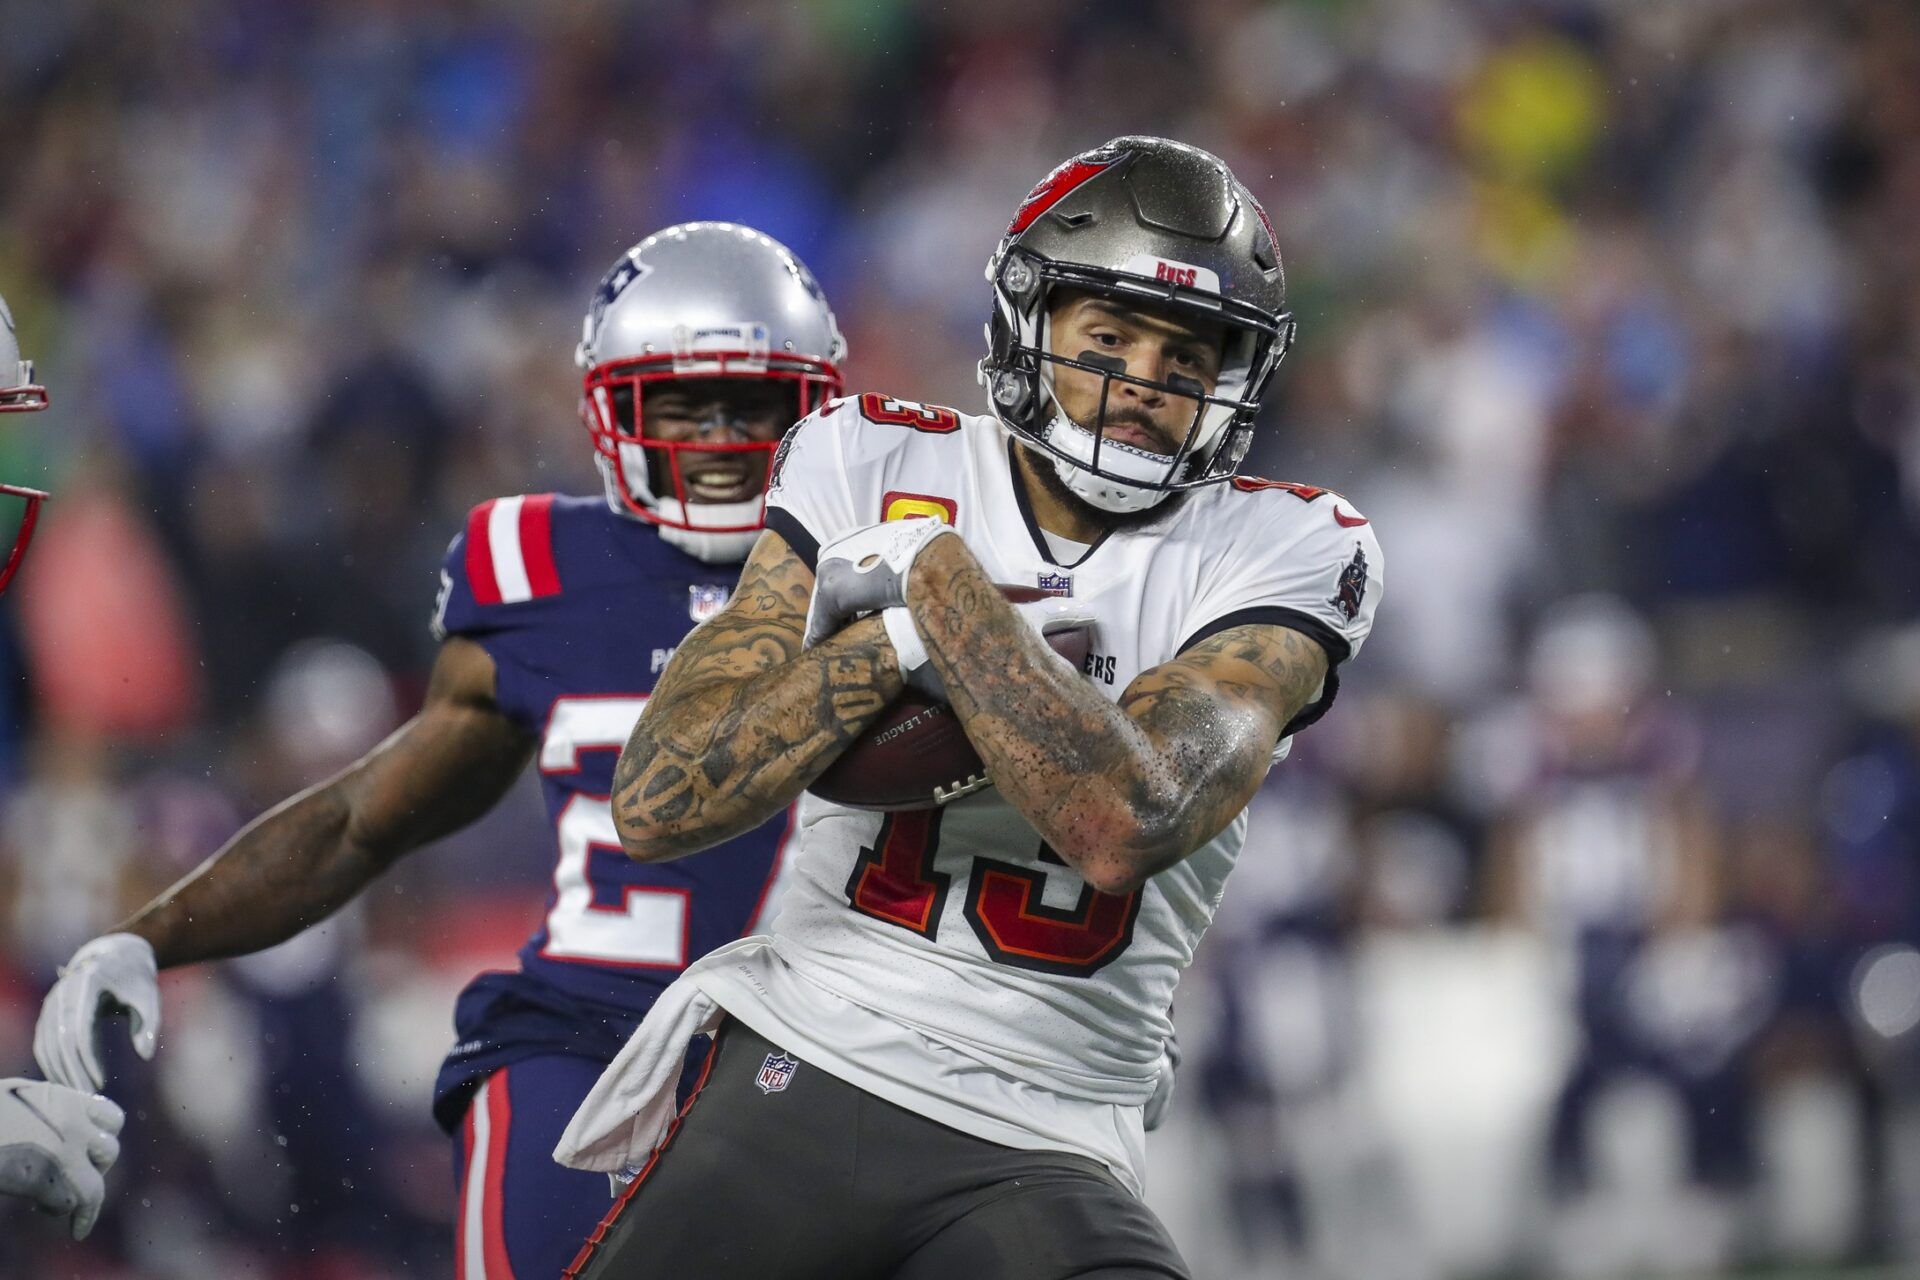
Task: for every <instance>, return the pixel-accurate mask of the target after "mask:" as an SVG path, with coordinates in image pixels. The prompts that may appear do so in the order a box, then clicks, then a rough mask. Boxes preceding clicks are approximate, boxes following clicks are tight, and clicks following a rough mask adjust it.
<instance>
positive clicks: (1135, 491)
mask: <svg viewBox="0 0 1920 1280" xmlns="http://www.w3.org/2000/svg"><path fill="white" fill-rule="evenodd" d="M1046 441H1047V443H1048V444H1050V445H1052V446H1053V447H1054V448H1055V449H1058V450H1059V453H1056V454H1053V455H1051V456H1050V457H1049V459H1048V460H1049V461H1050V462H1052V464H1053V470H1054V474H1055V475H1058V476H1059V477H1060V482H1061V483H1062V484H1064V485H1066V486H1067V491H1068V492H1070V493H1072V494H1073V495H1074V496H1075V497H1077V498H1079V499H1080V500H1081V501H1083V502H1087V503H1090V504H1091V505H1093V506H1096V507H1098V508H1100V510H1102V511H1111V512H1113V513H1115V514H1116V515H1126V514H1129V513H1131V512H1135V511H1145V510H1147V509H1149V508H1151V507H1156V506H1158V505H1160V503H1162V502H1164V501H1165V500H1166V498H1167V495H1168V492H1169V491H1168V490H1166V489H1153V488H1148V487H1146V486H1145V485H1141V484H1130V483H1128V479H1129V478H1130V479H1137V480H1144V481H1148V482H1152V481H1156V480H1159V479H1160V478H1161V476H1163V475H1164V474H1165V473H1166V468H1167V459H1166V458H1165V457H1163V456H1161V455H1160V454H1157V453H1149V452H1147V451H1146V450H1145V449H1136V448H1134V447H1132V446H1131V445H1126V444H1122V443H1120V442H1119V441H1117V440H1102V441H1100V442H1099V450H1100V466H1101V470H1102V471H1104V472H1106V473H1107V474H1105V475H1102V474H1101V473H1100V472H1096V471H1094V470H1093V454H1094V447H1095V441H1094V438H1093V433H1092V432H1091V431H1088V430H1087V429H1086V428H1085V427H1083V426H1081V425H1080V424H1079V423H1077V422H1075V421H1073V419H1071V418H1069V417H1067V415H1066V414H1065V413H1064V412H1062V411H1060V410H1059V409H1058V408H1057V407H1056V410H1055V412H1054V415H1053V420H1052V421H1051V422H1050V423H1048V424H1047V433H1046ZM1063 455H1064V456H1063ZM1123 477H1124V478H1123Z"/></svg>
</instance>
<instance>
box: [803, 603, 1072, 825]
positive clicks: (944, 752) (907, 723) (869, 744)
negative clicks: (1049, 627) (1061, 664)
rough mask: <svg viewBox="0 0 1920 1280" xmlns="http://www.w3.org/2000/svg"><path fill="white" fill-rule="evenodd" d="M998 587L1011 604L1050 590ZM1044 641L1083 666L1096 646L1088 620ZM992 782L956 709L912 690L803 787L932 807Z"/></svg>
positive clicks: (880, 803)
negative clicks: (1094, 645) (810, 783)
mask: <svg viewBox="0 0 1920 1280" xmlns="http://www.w3.org/2000/svg"><path fill="white" fill-rule="evenodd" d="M1000 593H1001V594H1002V595H1004V596H1005V597H1006V598H1007V599H1008V600H1011V601H1013V602H1014V603H1016V604H1021V603H1025V602H1027V601H1030V600H1038V599H1040V598H1042V597H1043V596H1045V595H1046V594H1047V593H1046V592H1044V591H1041V590H1039V589H1038V588H1036V587H1016V586H1007V585H1005V584H1002V585H1001V587H1000ZM1047 643H1048V644H1049V645H1050V646H1052V648H1053V651H1054V652H1055V653H1057V654H1059V655H1060V656H1061V657H1062V658H1065V659H1066V660H1067V661H1068V662H1069V663H1071V664H1072V665H1073V669H1074V670H1075V671H1080V670H1083V669H1084V667H1085V664H1086V660H1087V655H1088V653H1089V652H1090V651H1091V649H1092V647H1093V632H1092V629H1091V628H1090V627H1076V628H1073V629H1071V630H1066V631H1055V632H1053V633H1052V634H1050V635H1048V636H1047ZM990 785H991V781H990V780H989V779H988V777H987V771H986V768H985V766H984V765H982V764H981V762H980V753H979V752H977V751H975V750H974V749H973V743H972V742H970V741H968V740H967V735H966V731H965V730H963V729H962V728H961V727H960V717H959V716H958V715H956V714H954V710H953V708H952V707H950V706H948V705H947V704H946V703H944V702H936V701H934V700H933V699H932V698H929V697H927V696H925V695H924V694H921V693H918V692H916V691H914V690H911V689H910V690H908V691H907V692H906V693H905V694H903V695H901V696H900V697H899V698H898V699H896V700H895V701H894V702H893V703H892V705H890V706H889V707H888V708H887V709H886V710H885V711H883V712H881V713H880V718H879V719H877V720H875V721H874V722H873V723H872V724H870V725H868V726H867V729H866V732H865V733H863V734H862V735H861V736H860V738H859V739H858V740H857V741H855V742H854V744H853V745H852V746H850V747H848V748H847V749H846V751H845V752H844V753H842V755H841V756H840V758H839V759H838V760H835V761H834V762H833V763H832V764H831V765H829V766H828V767H827V771H826V772H825V773H823V774H821V775H820V776H819V777H818V778H816V779H814V782H813V785H812V786H811V787H809V788H808V790H810V791H812V792H813V794H815V795H817V796H819V797H820V798H821V799H822V800H831V801H833V802H834V803H835V804H844V805H847V806H848V807H850V808H854V809H933V808H937V807H939V806H940V805H943V804H945V803H947V802H948V801H949V800H955V799H958V798H959V797H961V796H964V795H970V794H972V793H973V792H975V791H979V790H981V789H982V788H984V787H987V786H990Z"/></svg>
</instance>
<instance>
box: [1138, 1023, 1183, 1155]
mask: <svg viewBox="0 0 1920 1280" xmlns="http://www.w3.org/2000/svg"><path fill="white" fill-rule="evenodd" d="M1179 1072H1180V1038H1179V1037H1178V1036H1176V1035H1173V1034H1171V1033H1169V1034H1168V1036H1167V1042H1166V1044H1164V1045H1162V1046H1161V1047H1160V1077H1159V1079H1157V1080H1155V1081H1154V1082H1153V1096H1152V1097H1151V1098H1148V1099H1147V1113H1146V1115H1145V1117H1144V1120H1145V1122H1146V1126H1147V1132H1148V1133H1152V1132H1153V1131H1154V1130H1155V1129H1158V1128H1159V1127H1160V1126H1161V1125H1162V1124H1163V1123H1165V1122H1166V1119H1167V1108H1168V1107H1170V1106H1172V1105H1173V1080H1174V1077H1175V1076H1176V1075H1178V1074H1179Z"/></svg>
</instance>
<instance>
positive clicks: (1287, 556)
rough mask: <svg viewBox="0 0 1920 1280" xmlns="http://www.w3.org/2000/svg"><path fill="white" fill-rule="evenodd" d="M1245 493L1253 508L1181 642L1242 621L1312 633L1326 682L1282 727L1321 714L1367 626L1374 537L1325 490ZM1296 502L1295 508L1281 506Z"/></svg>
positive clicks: (1377, 554) (1376, 581)
mask: <svg viewBox="0 0 1920 1280" xmlns="http://www.w3.org/2000/svg"><path fill="white" fill-rule="evenodd" d="M1309 492H1316V491H1309ZM1245 497H1246V498H1247V499H1248V500H1250V501H1251V502H1252V503H1253V504H1255V509H1254V510H1251V511H1249V512H1248V518H1247V519H1246V520H1244V521H1242V522H1240V524H1239V531H1238V534H1237V536H1236V537H1235V539H1234V542H1233V544H1232V548H1231V550H1230V551H1229V553H1228V554H1226V555H1225V556H1223V557H1221V558H1220V559H1219V560H1218V562H1217V563H1216V565H1215V566H1214V569H1213V572H1211V573H1209V574H1208V575H1206V577H1205V579H1204V580H1203V583H1202V586H1201V591H1200V594H1199V595H1198V596H1197V597H1196V598H1195V600H1194V603H1193V606H1192V608H1191V609H1190V610H1189V611H1188V614H1187V618H1186V620H1185V623H1184V630H1183V635H1184V636H1185V639H1184V640H1182V642H1181V645H1180V648H1181V650H1183V651H1184V650H1186V649H1190V648H1192V647H1193V646H1194V645H1196V644H1198V643H1200V642H1201V641H1202V640H1205V639H1207V638H1208V637H1210V636H1213V635H1217V634H1219V633H1220V632H1222V631H1225V630H1226V629H1228V628H1229V627H1237V626H1242V625H1245V624H1248V623H1263V624H1268V625H1273V626H1282V627H1290V628H1292V629H1293V630H1295V631H1299V632H1300V633H1302V634H1303V635H1306V636H1307V637H1309V638H1310V639H1312V640H1313V641H1314V642H1315V643H1317V644H1318V645H1319V646H1320V647H1321V648H1322V649H1324V650H1325V651H1326V654H1327V679H1326V684H1325V685H1324V686H1323V687H1322V689H1321V693H1320V696H1319V697H1318V698H1317V699H1316V700H1315V701H1314V702H1313V703H1312V704H1311V705H1309V706H1308V707H1307V708H1306V709H1305V710H1303V711H1302V712H1301V713H1300V714H1299V715H1298V716H1296V717H1295V719H1294V721H1293V723H1292V724H1289V725H1288V726H1287V730H1286V731H1287V733H1289V734H1291V733H1293V732H1294V731H1296V730H1298V729H1302V728H1305V727H1306V726H1307V725H1309V724H1312V723H1313V722H1314V721H1315V720H1318V719H1319V718H1320V717H1321V716H1322V715H1324V714H1325V713H1326V711H1327V708H1328V707H1330V706H1331V705H1332V703H1333V698H1334V695H1335V693H1337V692H1338V690H1339V687H1340V667H1341V666H1342V664H1344V663H1346V662H1347V661H1348V660H1349V659H1351V658H1352V657H1353V656H1354V655H1355V654H1357V653H1359V652H1360V648H1361V646H1362V645H1364V644H1365V643H1366V639H1367V635H1368V633H1369V632H1371V631H1372V630H1373V619H1374V614H1375V612H1376V611H1377V610H1378V609H1379V607H1380V597H1381V594H1382V590H1383V585H1384V581H1383V580H1384V564H1383V557H1382V554H1381V551H1380V541H1379V539H1378V537H1376V536H1375V533H1374V529H1373V525H1372V524H1371V522H1369V521H1368V520H1367V519H1366V518H1365V517H1364V516H1362V515H1360V514H1359V512H1357V511H1355V510H1354V509H1353V505H1352V504H1351V503H1350V502H1348V501H1347V500H1346V499H1344V498H1341V497H1339V496H1338V495H1336V494H1334V493H1331V492H1328V491H1317V492H1316V497H1314V498H1313V499H1307V500H1303V499H1301V498H1300V497H1298V496H1297V495H1296V494H1295V493H1294V492H1284V493H1249V494H1246V495H1245ZM1299 502H1304V503H1305V506H1304V508H1303V509H1299V510H1291V511H1290V510H1288V509H1287V508H1286V507H1284V506H1283V505H1281V504H1284V503H1299ZM1262 517H1264V518H1262Z"/></svg>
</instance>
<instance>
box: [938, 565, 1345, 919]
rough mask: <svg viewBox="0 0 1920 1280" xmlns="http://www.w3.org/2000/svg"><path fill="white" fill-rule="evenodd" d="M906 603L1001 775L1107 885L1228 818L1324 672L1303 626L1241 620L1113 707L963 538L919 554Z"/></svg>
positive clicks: (985, 755) (1045, 834)
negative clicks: (1011, 601) (1061, 655)
mask: <svg viewBox="0 0 1920 1280" xmlns="http://www.w3.org/2000/svg"><path fill="white" fill-rule="evenodd" d="M908 602H909V604H910V605H911V606H912V607H913V610H914V618H915V621H916V622H917V623H918V624H919V627H920V631H921V634H922V635H923V636H924V638H925V640H926V645H927V651H928V653H929V655H930V656H931V657H932V659H933V662H934V665H935V667H936V668H937V669H938V670H939V672H940V674H941V676H942V678H943V679H944V680H945V681H946V685H947V690H948V694H949V696H950V698H951V700H952V702H953V706H954V710H955V711H956V712H957V713H958V714H959V716H960V721H961V723H962V724H963V725H964V726H965V727H966V730H967V736H968V737H969V738H970V739H972V741H973V744H974V746H975V747H976V748H978V750H979V752H980V755H981V758H982V759H983V760H984V761H985V762H986V765H987V771H988V772H989V773H990V774H991V775H992V777H993V780H994V782H995V784H996V785H997V786H998V787H999V788H1000V790H1001V792H1002V793H1003V794H1004V795H1005V796H1006V797H1007V799H1008V800H1009V801H1010V802H1011V803H1012V804H1013V805H1014V807H1015V808H1017V809H1019V810H1020V812H1021V813H1022V814H1024V815H1025V816H1026V817H1027V819H1028V820H1029V821H1031V822H1032V823H1033V825H1034V827H1035V828H1036V829H1037V830H1038V831H1039V832H1040V834H1041V836H1042V838H1044V839H1045V840H1046V841H1047V842H1048V843H1049V844H1050V845H1051V846H1052V847H1053V848H1054V850H1055V851H1056V852H1057V853H1059V855H1060V856H1061V857H1062V858H1064V859H1065V860H1066V861H1067V862H1069V863H1070V864H1072V865H1073V866H1074V867H1076V868H1077V869H1078V870H1079V871H1080V872H1081V874H1082V875H1083V876H1084V877H1085V878H1086V879H1087V881H1088V883H1089V884H1092V885H1093V886H1094V887H1095V888H1097V889H1103V890H1108V891H1114V892H1124V891H1126V890H1127V889H1130V888H1132V887H1134V886H1136V885H1138V884H1139V883H1141V882H1142V881H1143V880H1145V879H1146V878H1147V877H1148V876H1151V875H1153V874H1154V873H1155V872H1158V871H1161V870H1164V869H1165V868H1167V867H1169V866H1171V865H1173V864H1174V863H1176V862H1178V861H1179V860H1180V859H1181V858H1184V857H1185V856H1186V855H1187V854H1189V853H1191V852H1193V850H1195V849H1197V848H1199V847H1200V846H1201V845H1202V844H1205V843H1206V842H1207V841H1208V840H1210V839H1212V838H1213V837H1214V836H1215V835H1217V834H1218V833H1219V832H1220V830H1221V829H1222V828H1224V827H1225V826H1226V825H1227V823H1229V822H1231V821H1232V820H1233V817H1234V815H1235V814H1237V813H1239V812H1240V810H1241V809H1242V808H1244V807H1245V805H1246V802H1247V800H1248V799H1249V798H1250V797H1251V796H1252V794H1253V790H1254V788H1256V787H1257V786H1258V785H1259V783H1260V779H1261V778H1262V777H1263V776H1264V775H1265V773H1266V765H1267V760H1268V758H1269V756H1270V754H1271V752H1272V750H1273V746H1274V743H1275V741H1276V740H1277V739H1278V737H1279V734H1280V730H1281V728H1282V727H1283V726H1284V725H1285V723H1286V722H1287V720H1288V719H1290V718H1291V717H1292V716H1293V714H1294V713H1295V712H1297V711H1298V710H1299V709H1300V708H1301V707H1302V706H1304V705H1306V703H1307V701H1308V700H1309V699H1311V698H1312V697H1313V695H1314V691H1315V690H1316V689H1318V688H1319V685H1320V682H1321V680H1322V678H1323V677H1324V676H1325V674H1326V657H1325V654H1324V653H1323V651H1322V650H1321V649H1320V647H1319V646H1318V645H1316V644H1314V643H1313V642H1312V641H1310V640H1308V639H1307V638H1306V637H1304V636H1302V635H1300V634H1299V633H1297V632H1294V631H1290V630H1286V629H1284V628H1279V627H1268V626H1254V627H1236V628H1233V629H1231V630H1228V631H1224V632H1222V633H1221V634H1219V635H1217V636H1214V637H1212V638H1210V639H1209V640H1207V641H1205V642H1203V643H1202V644H1199V645H1196V646H1194V647H1193V648H1192V649H1190V650H1188V651H1187V652H1186V653H1183V654H1182V655H1180V657H1179V658H1177V659H1176V660H1174V661H1173V662H1170V663H1166V664H1164V665H1162V666H1159V667H1156V668H1154V669H1153V670H1152V671H1148V672H1146V673H1144V674H1143V675H1141V676H1140V678H1139V679H1137V680H1135V681H1134V682H1133V684H1132V686H1130V687H1129V688H1128V689H1127V691H1126V693H1125V695H1124V696H1123V697H1122V698H1121V700H1120V702H1119V704H1118V705H1116V704H1114V703H1112V702H1109V701H1108V700H1107V699H1106V698H1105V697H1103V696H1102V695H1101V694H1100V693H1099V692H1098V691H1097V690H1096V689H1095V688H1094V687H1093V685H1092V684H1090V683H1089V682H1088V681H1086V680H1085V679H1083V678H1082V677H1081V676H1080V674H1079V673H1078V672H1075V671H1073V670H1071V669H1070V668H1068V667H1067V665H1066V664H1065V663H1062V662H1060V661H1059V660H1058V659H1057V658H1055V657H1054V655H1053V654H1052V652H1051V650H1049V649H1048V647H1047V645H1046V642H1045V641H1044V640H1042V639H1041V638H1040V637H1039V636H1038V635H1037V634H1036V633H1035V632H1034V631H1033V629H1032V628H1031V627H1029V626H1028V625H1027V624H1026V622H1025V621H1024V620H1022V619H1021V618H1020V617H1019V615H1017V614H1016V613H1015V612H1014V611H1013V610H1012V609H1011V608H1009V607H1008V606H1007V604H1006V603H1005V601H1004V600H1003V599H1002V597H1001V595H1000V592H999V590H998V589H997V588H996V587H995V586H994V585H993V584H992V583H991V582H990V581H989V580H988V578H987V576H986V574H985V573H984V572H982V571H981V569H980V567H979V564H978V563H977V562H976V561H975V560H974V559H973V556H972V553H971V552H969V551H967V550H966V548H965V547H964V546H963V545H962V544H961V543H960V542H959V540H958V539H952V538H947V539H942V540H940V541H939V542H937V543H935V544H933V545H932V546H930V547H928V549H927V550H926V551H925V552H924V553H922V557H921V560H920V562H919V563H918V564H916V566H915V571H914V575H913V578H912V580H911V583H910V585H909V588H908Z"/></svg>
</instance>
